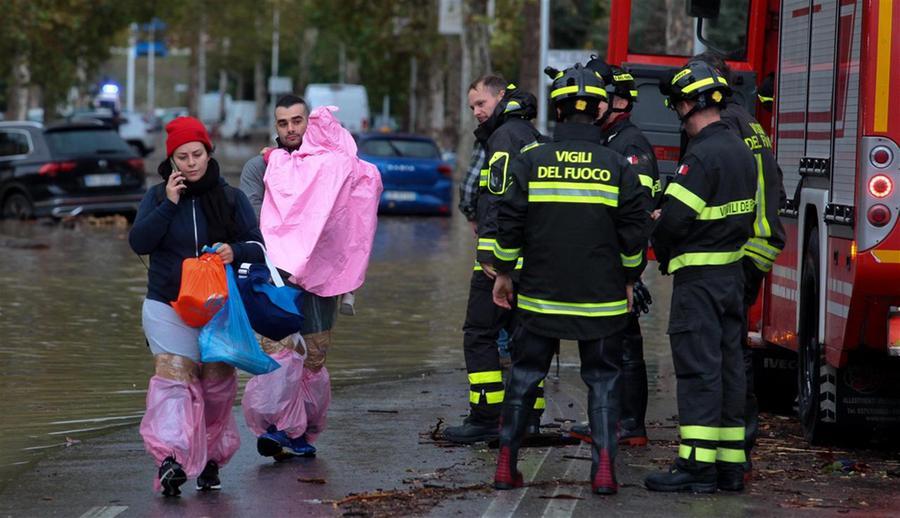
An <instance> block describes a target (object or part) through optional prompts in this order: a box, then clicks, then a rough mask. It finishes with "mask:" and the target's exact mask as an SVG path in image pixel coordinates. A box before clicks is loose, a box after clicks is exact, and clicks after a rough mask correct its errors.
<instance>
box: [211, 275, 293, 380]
mask: <svg viewBox="0 0 900 518" xmlns="http://www.w3.org/2000/svg"><path fill="white" fill-rule="evenodd" d="M225 276H226V277H227V278H228V299H227V300H226V302H225V305H224V306H223V307H222V309H220V310H219V312H218V313H216V314H215V315H214V316H213V317H212V319H210V321H209V322H208V323H207V324H206V325H205V326H203V329H202V330H201V331H200V361H201V362H203V363H211V362H224V363H227V364H229V365H233V366H234V367H237V368H238V369H241V370H242V371H246V372H249V373H250V374H254V375H259V374H267V373H269V372H272V371H274V370H275V369H277V368H278V367H279V364H278V362H276V361H275V360H273V359H272V358H271V357H270V356H269V355H267V354H266V353H264V352H263V350H262V348H261V347H260V346H259V342H258V341H256V334H254V332H253V327H252V326H251V325H250V319H249V318H248V316H247V312H246V311H245V310H244V304H243V302H242V301H241V295H240V290H239V289H238V286H237V281H236V280H235V277H234V270H232V268H231V265H230V264H226V265H225Z"/></svg>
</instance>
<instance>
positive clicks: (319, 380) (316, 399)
mask: <svg viewBox="0 0 900 518" xmlns="http://www.w3.org/2000/svg"><path fill="white" fill-rule="evenodd" d="M300 386H301V392H302V393H303V400H304V401H305V402H306V419H307V423H306V440H307V441H309V442H310V443H313V442H315V440H316V438H317V437H318V436H319V434H320V433H322V432H323V431H325V425H326V424H327V422H328V419H327V414H328V406H329V405H330V404H331V377H330V376H329V375H328V369H327V368H325V367H324V366H323V367H322V369H321V370H319V371H318V372H313V371H311V370H309V369H303V379H302V380H301V383H300Z"/></svg>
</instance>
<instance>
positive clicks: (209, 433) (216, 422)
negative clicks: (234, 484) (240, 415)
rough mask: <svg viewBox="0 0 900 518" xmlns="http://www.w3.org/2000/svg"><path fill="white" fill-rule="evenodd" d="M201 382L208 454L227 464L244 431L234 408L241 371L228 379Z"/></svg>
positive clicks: (238, 445)
mask: <svg viewBox="0 0 900 518" xmlns="http://www.w3.org/2000/svg"><path fill="white" fill-rule="evenodd" d="M201 384H202V386H203V403H204V410H203V414H204V420H205V422H206V444H207V455H206V458H207V460H212V461H215V462H216V463H218V464H219V466H224V465H225V464H227V463H228V461H229V460H231V457H233V456H234V454H235V453H236V452H237V450H238V448H239V447H240V446H241V435H240V433H239V432H238V427H237V421H235V419H234V413H233V412H232V411H231V409H232V408H233V407H234V398H235V396H237V386H238V384H237V373H234V374H233V375H231V376H229V377H227V378H224V379H218V380H207V379H203V380H202V381H201Z"/></svg>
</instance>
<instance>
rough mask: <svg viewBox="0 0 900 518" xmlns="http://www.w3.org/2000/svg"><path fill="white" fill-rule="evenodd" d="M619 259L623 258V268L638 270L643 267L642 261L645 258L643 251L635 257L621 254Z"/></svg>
mask: <svg viewBox="0 0 900 518" xmlns="http://www.w3.org/2000/svg"><path fill="white" fill-rule="evenodd" d="M619 257H621V258H622V266H624V267H625V268H637V267H638V266H640V265H641V260H642V259H643V258H644V251H643V250H641V251H640V252H638V253H636V254H634V255H625V254H619Z"/></svg>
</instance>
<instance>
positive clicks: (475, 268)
mask: <svg viewBox="0 0 900 518" xmlns="http://www.w3.org/2000/svg"><path fill="white" fill-rule="evenodd" d="M522 264H523V261H522V258H521V257H520V258H519V260H518V261H516V268H515V269H516V270H521V269H522ZM483 270H484V268H482V267H481V263H479V262H478V261H475V266H473V267H472V271H476V272H480V271H483Z"/></svg>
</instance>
